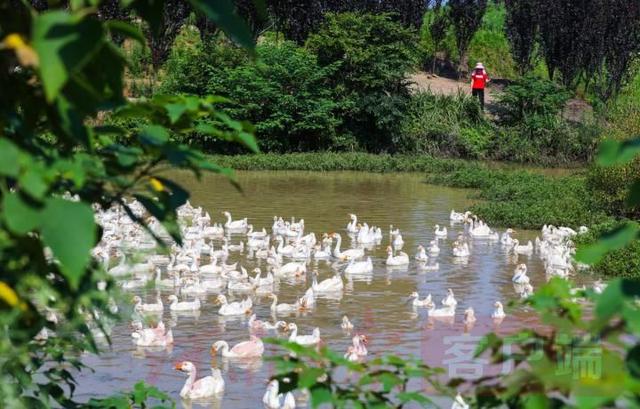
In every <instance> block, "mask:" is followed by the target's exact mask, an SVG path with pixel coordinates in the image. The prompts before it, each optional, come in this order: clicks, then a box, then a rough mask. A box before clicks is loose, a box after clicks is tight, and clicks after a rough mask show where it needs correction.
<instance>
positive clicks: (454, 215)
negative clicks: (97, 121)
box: [449, 209, 471, 222]
mask: <svg viewBox="0 0 640 409" xmlns="http://www.w3.org/2000/svg"><path fill="white" fill-rule="evenodd" d="M470 214H471V212H468V211H467V212H464V213H458V212H456V211H455V210H453V209H451V213H450V214H449V220H451V221H452V222H463V221H465V219H466V218H467V217H468V216H469V215H470Z"/></svg>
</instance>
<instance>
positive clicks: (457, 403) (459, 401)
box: [451, 394, 469, 409]
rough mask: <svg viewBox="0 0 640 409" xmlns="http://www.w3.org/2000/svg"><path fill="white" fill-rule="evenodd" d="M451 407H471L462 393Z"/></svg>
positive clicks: (458, 408)
mask: <svg viewBox="0 0 640 409" xmlns="http://www.w3.org/2000/svg"><path fill="white" fill-rule="evenodd" d="M451 409H469V405H468V404H467V402H465V401H464V399H462V396H461V395H460V394H457V395H456V398H455V399H454V400H453V403H452V404H451Z"/></svg>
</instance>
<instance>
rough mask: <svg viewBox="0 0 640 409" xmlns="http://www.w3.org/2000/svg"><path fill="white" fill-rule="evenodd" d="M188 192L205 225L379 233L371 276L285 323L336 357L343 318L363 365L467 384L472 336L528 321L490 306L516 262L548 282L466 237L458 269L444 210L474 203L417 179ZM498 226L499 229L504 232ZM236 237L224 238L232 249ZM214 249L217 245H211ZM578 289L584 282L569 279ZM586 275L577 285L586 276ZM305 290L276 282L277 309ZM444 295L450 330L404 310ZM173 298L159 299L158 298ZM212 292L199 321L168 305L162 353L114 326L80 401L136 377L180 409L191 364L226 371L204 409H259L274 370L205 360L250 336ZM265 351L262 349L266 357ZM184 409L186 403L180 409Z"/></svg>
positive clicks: (297, 180)
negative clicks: (394, 249) (473, 319)
mask: <svg viewBox="0 0 640 409" xmlns="http://www.w3.org/2000/svg"><path fill="white" fill-rule="evenodd" d="M173 176H174V179H177V180H178V181H180V182H181V183H182V184H183V185H184V186H186V187H187V188H188V189H189V190H190V191H191V193H192V198H191V203H192V204H194V206H203V207H204V208H205V209H206V210H208V211H209V212H210V214H211V217H212V222H213V221H222V220H223V216H222V215H221V214H220V212H221V211H223V210H228V211H230V212H231V213H232V215H233V217H234V219H236V218H243V217H248V218H249V222H250V223H252V224H253V225H254V226H255V227H256V230H260V229H261V228H262V227H265V228H266V229H267V230H268V231H269V232H270V231H271V225H272V221H273V216H274V215H278V216H283V217H285V218H289V217H291V216H295V217H296V219H298V218H304V220H305V226H306V232H315V233H316V235H317V236H319V235H321V234H322V233H323V232H333V231H335V232H340V233H341V234H342V236H343V237H344V238H345V244H346V247H348V246H349V243H350V242H349V239H348V237H347V234H346V232H345V226H346V224H347V222H348V221H349V219H348V213H355V214H357V215H358V217H359V219H360V220H362V221H366V222H368V223H369V224H370V225H377V226H381V227H383V231H384V232H385V238H384V240H383V242H382V244H381V245H379V246H377V247H375V248H374V249H373V250H372V251H371V252H369V254H370V255H371V256H372V258H373V263H374V272H373V274H372V275H371V276H370V277H363V278H353V279H352V280H345V282H346V285H345V291H344V293H343V294H342V296H341V297H336V298H334V299H323V298H320V299H319V300H318V303H317V305H316V308H315V309H314V310H313V311H312V312H311V313H308V314H306V315H304V316H299V317H293V318H285V319H286V320H287V321H294V322H296V323H297V325H298V328H299V330H300V332H301V333H302V334H308V333H311V331H312V330H313V328H315V327H319V328H320V331H321V336H322V339H323V342H324V343H326V344H328V345H329V346H330V347H331V348H333V349H334V350H336V351H339V352H341V353H342V352H344V351H346V349H347V347H348V346H349V345H350V344H351V336H349V335H347V334H345V333H344V332H343V330H342V329H341V328H340V320H341V317H342V316H343V315H344V314H347V315H348V316H349V317H350V318H351V320H352V322H353V323H354V325H355V328H356V329H355V331H356V332H358V333H364V334H366V335H367V336H368V337H369V357H371V356H376V355H378V354H383V353H389V352H393V353H396V354H400V355H403V356H416V357H420V358H422V359H424V360H425V361H426V362H427V363H428V364H431V365H435V366H442V367H444V368H445V369H446V370H447V371H448V374H449V375H452V376H466V377H469V378H473V377H477V376H480V375H481V374H485V375H486V374H487V373H488V371H492V370H508V368H497V369H496V368H489V367H488V366H487V365H485V364H483V363H482V362H481V361H473V360H472V359H471V358H470V357H469V355H470V354H471V353H472V351H473V349H474V348H475V346H476V343H477V340H478V338H479V337H480V336H481V335H483V334H485V333H487V332H489V331H492V330H494V331H497V332H498V333H508V332H512V331H514V330H515V329H517V328H522V327H530V326H533V325H536V320H535V319H534V317H533V316H532V314H531V312H530V311H527V310H526V309H524V308H523V307H516V308H509V307H507V308H506V312H507V316H506V318H505V319H504V321H503V322H502V323H501V324H500V325H499V326H497V325H496V324H495V323H494V322H493V321H492V320H491V319H490V314H491V312H492V311H493V304H494V302H495V301H497V300H500V301H502V302H503V303H504V304H505V305H506V304H507V302H508V301H510V300H513V299H517V298H518V295H517V294H516V292H515V291H514V286H513V284H512V282H511V277H512V275H513V271H514V268H515V266H516V263H520V262H524V263H526V264H527V266H528V268H529V276H530V277H531V280H532V284H533V286H534V288H537V287H538V286H539V285H540V284H541V283H542V282H544V280H545V275H544V268H543V265H542V262H541V261H540V259H539V257H538V256H537V255H533V256H531V257H527V256H519V258H515V257H514V256H513V255H511V254H509V253H508V252H507V251H506V249H505V248H503V247H502V246H501V245H500V243H499V242H490V241H488V240H481V239H472V238H470V239H469V244H470V246H471V256H470V257H469V258H468V261H467V262H459V261H458V262H456V261H455V259H454V258H453V257H452V242H453V240H455V237H456V236H457V233H458V232H461V231H462V230H463V226H462V225H461V224H457V225H450V222H449V212H450V211H451V209H452V208H453V209H456V210H458V211H461V210H464V209H466V208H468V206H469V205H470V204H471V203H472V202H471V201H470V199H469V198H468V196H469V193H470V191H469V190H461V189H451V188H446V187H440V186H432V185H428V184H425V183H424V182H423V177H422V176H421V175H419V174H384V175H382V174H367V173H357V172H332V173H307V172H239V173H238V175H237V176H238V178H237V179H238V182H239V183H240V185H241V186H242V188H243V193H240V192H238V191H236V190H235V189H234V188H233V187H232V186H231V185H230V184H229V183H228V182H227V181H226V180H225V179H224V178H221V177H218V176H215V175H212V176H206V177H204V178H203V179H202V181H200V182H198V181H196V180H195V179H193V178H192V177H191V176H189V175H187V174H181V173H178V174H173ZM390 224H393V226H394V227H397V228H399V229H400V230H401V232H402V235H403V238H404V241H405V244H404V248H403V250H404V251H405V252H407V253H408V254H409V255H410V257H411V259H412V263H411V264H410V266H408V267H407V268H394V269H390V268H387V267H386V265H385V263H384V260H385V259H386V252H385V249H386V245H387V244H388V240H389V239H388V228H389V225H390ZM435 224H440V225H444V226H447V227H448V228H449V235H448V238H447V239H443V240H440V248H441V252H440V254H439V256H438V257H437V262H438V263H439V269H438V270H437V271H424V270H420V269H418V268H417V266H416V263H415V262H413V256H414V255H415V252H416V246H417V245H418V244H424V245H427V244H428V243H429V241H430V240H432V239H434V225H435ZM503 230H504V229H500V231H501V232H502V231H503ZM536 233H537V232H530V231H518V232H517V233H516V234H515V235H514V237H517V238H519V239H520V241H521V242H525V241H526V240H529V239H533V238H534V237H535V235H536ZM241 239H244V237H243V236H232V243H234V244H235V243H237V242H239V241H240V240H241ZM215 245H216V248H220V245H221V242H216V243H215ZM235 261H239V262H240V264H242V265H243V266H245V267H246V268H247V269H248V270H249V271H251V270H252V269H253V268H254V267H256V266H260V267H262V268H263V271H265V270H266V263H265V262H264V261H262V262H260V261H257V260H255V259H248V258H247V255H246V253H244V254H239V253H232V255H231V257H230V258H229V261H228V262H235ZM333 268H334V267H332V263H330V262H322V261H320V262H315V261H311V262H310V264H309V269H308V271H313V270H317V271H318V272H319V274H320V280H322V279H325V278H328V277H330V276H332V275H333V274H334V269H333ZM577 279H578V280H577V281H578V284H581V283H580V280H581V278H580V277H577ZM583 279H584V278H583ZM310 284H311V281H310V278H309V279H308V280H307V282H306V283H305V284H297V285H291V284H287V283H284V282H283V283H281V284H280V286H279V291H278V295H279V302H286V303H292V302H295V300H296V299H297V298H298V297H300V296H301V295H302V294H303V293H304V291H305V290H306V288H308V287H309V286H310ZM448 288H451V289H453V291H454V293H455V296H456V298H457V300H458V307H457V310H456V316H455V320H454V321H453V322H448V321H442V320H434V319H429V318H428V316H427V313H426V310H425V309H418V310H414V308H413V307H412V305H411V304H410V303H408V302H407V299H408V295H409V294H410V293H411V292H413V291H418V292H419V293H420V296H421V297H424V296H426V295H427V294H429V293H431V294H432V295H433V297H434V300H436V301H437V302H438V303H439V302H440V300H441V299H442V298H444V296H445V295H446V291H447V289H448ZM171 293H172V291H162V298H163V302H165V305H167V304H168V303H167V297H168V296H169V295H170V294H171ZM137 294H138V295H140V296H142V298H143V300H146V301H147V302H151V301H153V299H154V297H155V291H154V290H147V291H139V292H137ZM214 300H215V295H213V294H212V295H208V296H205V297H202V301H203V303H204V304H203V307H202V310H201V311H200V314H198V315H197V316H193V315H191V316H189V315H178V316H175V315H174V316H172V315H171V314H170V313H169V312H168V309H165V313H164V317H163V318H164V321H165V323H169V324H170V325H174V326H173V334H174V340H175V341H174V346H173V347H172V348H171V349H168V350H163V351H152V350H145V349H143V348H137V347H136V346H134V345H133V344H132V342H131V336H130V333H131V330H130V328H129V326H128V323H122V324H120V325H118V326H116V327H115V328H114V329H113V333H112V340H113V347H112V349H111V350H109V351H107V352H105V353H104V354H102V355H100V356H98V357H95V356H87V357H86V360H85V362H86V364H88V365H89V366H90V367H92V368H93V369H94V370H95V372H94V373H90V372H86V373H85V375H84V376H83V377H82V378H80V379H79V381H80V385H79V387H78V389H77V392H76V393H77V394H78V395H77V396H78V397H79V398H81V399H88V398H89V397H92V396H96V395H99V396H105V395H108V394H111V393H114V392H116V391H119V390H125V389H129V388H131V386H132V385H133V383H135V382H136V381H137V380H140V379H144V380H146V381H147V382H148V383H151V384H153V385H156V386H158V387H159V388H160V389H162V390H164V391H167V392H169V393H170V395H171V396H172V397H174V398H175V399H176V401H177V402H178V405H179V406H180V405H181V404H184V402H182V403H181V401H180V398H179V391H180V389H181V388H182V386H183V384H184V381H185V375H184V374H183V373H181V372H178V371H176V370H175V369H174V365H175V363H176V362H180V361H184V360H189V361H192V362H194V363H195V364H196V366H197V367H198V369H199V374H198V377H201V376H205V375H208V374H209V367H210V366H211V365H215V366H218V367H220V368H221V369H222V371H223V376H224V378H225V380H226V391H225V394H224V398H223V400H222V402H221V403H220V402H218V403H217V404H213V405H212V406H214V407H216V406H220V407H223V408H238V409H244V408H247V409H255V408H259V407H262V404H261V398H262V394H263V393H264V390H265V384H266V381H267V379H268V378H269V376H270V375H271V374H273V366H272V364H271V363H270V362H266V361H265V362H263V361H258V362H256V363H255V364H252V365H249V366H247V365H238V364H236V363H234V362H229V361H226V360H225V359H223V358H221V357H218V358H217V359H215V360H214V361H212V359H211V356H210V352H209V349H210V346H211V344H212V343H213V342H215V341H217V340H226V341H228V342H229V344H231V345H233V344H235V343H237V342H240V341H244V340H247V339H248V329H247V325H246V319H245V318H242V319H229V318H224V317H220V316H219V315H217V311H218V308H219V307H218V306H216V305H215V304H214ZM269 305H270V300H268V299H266V298H259V297H255V298H254V312H255V313H256V314H257V316H258V318H259V319H263V320H270V317H271V312H270V310H269ZM468 306H473V308H474V309H475V311H476V315H477V317H478V321H477V323H476V324H475V326H474V327H473V328H472V329H471V330H470V331H469V332H467V333H465V328H464V324H463V323H462V317H463V311H464V309H465V308H467V307H468ZM274 351H275V349H274V347H272V346H269V345H267V346H266V352H265V354H266V355H271V354H273V353H274ZM187 406H188V405H187Z"/></svg>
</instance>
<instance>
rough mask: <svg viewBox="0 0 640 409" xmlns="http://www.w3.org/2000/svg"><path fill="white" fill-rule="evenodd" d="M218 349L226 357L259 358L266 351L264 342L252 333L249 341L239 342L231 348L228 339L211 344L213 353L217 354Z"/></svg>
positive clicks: (213, 354)
mask: <svg viewBox="0 0 640 409" xmlns="http://www.w3.org/2000/svg"><path fill="white" fill-rule="evenodd" d="M218 351H220V352H221V353H222V356H224V357H226V358H259V357H261V356H262V354H263V353H264V344H263V343H262V340H261V339H260V338H258V337H256V336H254V335H251V337H250V339H249V341H244V342H239V343H237V344H236V345H234V346H233V348H229V344H228V343H227V341H217V342H216V343H214V344H213V345H212V346H211V355H212V356H216V355H217V354H218Z"/></svg>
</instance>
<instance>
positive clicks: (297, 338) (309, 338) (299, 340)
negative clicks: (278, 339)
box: [289, 322, 320, 346]
mask: <svg viewBox="0 0 640 409" xmlns="http://www.w3.org/2000/svg"><path fill="white" fill-rule="evenodd" d="M289 331H291V335H290V336H289V342H295V343H296V344H298V345H307V346H308V345H316V344H318V343H319V342H320V328H315V329H314V330H313V332H312V333H311V335H298V326H297V325H296V324H295V323H293V322H292V323H290V324H289Z"/></svg>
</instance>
